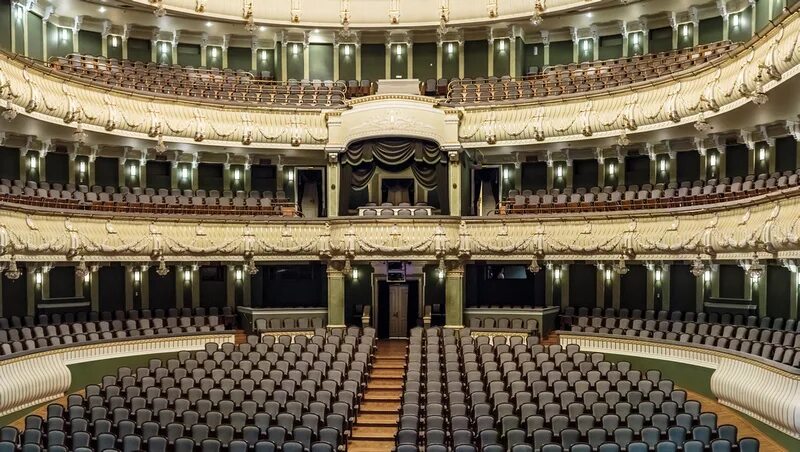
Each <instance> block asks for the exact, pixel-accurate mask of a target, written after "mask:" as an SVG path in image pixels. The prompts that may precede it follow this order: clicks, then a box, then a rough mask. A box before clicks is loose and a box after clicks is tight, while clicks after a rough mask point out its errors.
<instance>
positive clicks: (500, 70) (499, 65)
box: [492, 39, 511, 77]
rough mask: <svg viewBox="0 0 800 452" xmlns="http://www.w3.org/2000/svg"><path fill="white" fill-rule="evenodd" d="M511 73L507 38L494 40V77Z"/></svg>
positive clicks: (509, 48)
mask: <svg viewBox="0 0 800 452" xmlns="http://www.w3.org/2000/svg"><path fill="white" fill-rule="evenodd" d="M510 74H511V44H510V42H509V40H508V39H498V40H495V41H494V73H493V74H492V75H494V76H496V77H502V76H504V75H510Z"/></svg>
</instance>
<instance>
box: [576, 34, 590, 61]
mask: <svg viewBox="0 0 800 452" xmlns="http://www.w3.org/2000/svg"><path fill="white" fill-rule="evenodd" d="M592 60H594V40H593V39H581V40H580V41H578V63H583V62H586V61H592Z"/></svg>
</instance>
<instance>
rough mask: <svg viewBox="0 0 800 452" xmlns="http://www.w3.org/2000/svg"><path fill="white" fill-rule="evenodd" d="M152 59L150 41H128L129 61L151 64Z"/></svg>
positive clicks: (131, 39) (132, 39) (130, 39)
mask: <svg viewBox="0 0 800 452" xmlns="http://www.w3.org/2000/svg"><path fill="white" fill-rule="evenodd" d="M151 58H152V55H151V54H150V41H149V40H147V39H134V38H129V39H128V59H129V60H131V61H143V62H145V63H149V62H150V60H151Z"/></svg>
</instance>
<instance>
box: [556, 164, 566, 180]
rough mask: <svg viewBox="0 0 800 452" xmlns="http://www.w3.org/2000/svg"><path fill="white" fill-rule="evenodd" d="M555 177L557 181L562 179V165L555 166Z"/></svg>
mask: <svg viewBox="0 0 800 452" xmlns="http://www.w3.org/2000/svg"><path fill="white" fill-rule="evenodd" d="M556 177H557V178H559V179H561V178H562V177H564V167H563V166H562V165H558V166H556Z"/></svg>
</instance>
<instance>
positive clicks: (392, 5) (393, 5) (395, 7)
mask: <svg viewBox="0 0 800 452" xmlns="http://www.w3.org/2000/svg"><path fill="white" fill-rule="evenodd" d="M389 21H390V22H391V23H392V24H393V25H396V24H399V23H400V0H389Z"/></svg>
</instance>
